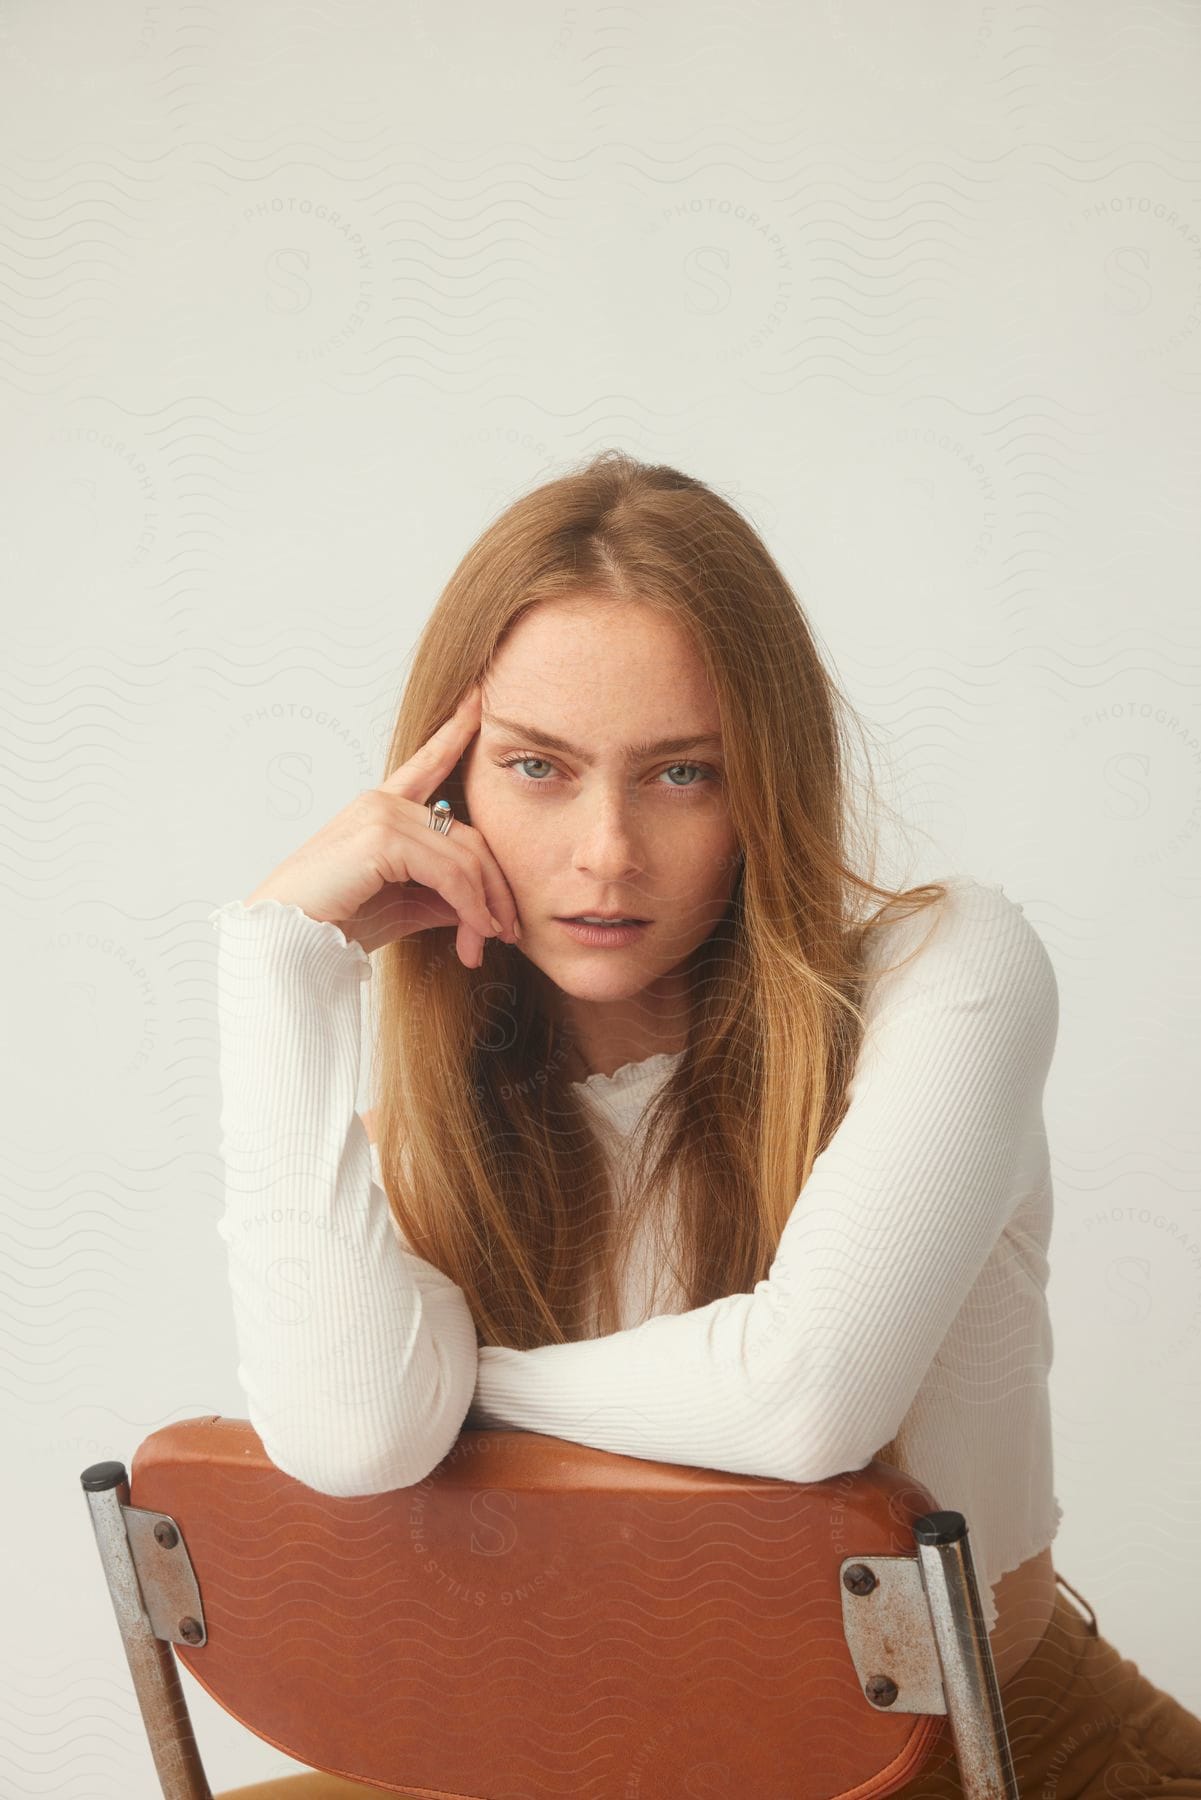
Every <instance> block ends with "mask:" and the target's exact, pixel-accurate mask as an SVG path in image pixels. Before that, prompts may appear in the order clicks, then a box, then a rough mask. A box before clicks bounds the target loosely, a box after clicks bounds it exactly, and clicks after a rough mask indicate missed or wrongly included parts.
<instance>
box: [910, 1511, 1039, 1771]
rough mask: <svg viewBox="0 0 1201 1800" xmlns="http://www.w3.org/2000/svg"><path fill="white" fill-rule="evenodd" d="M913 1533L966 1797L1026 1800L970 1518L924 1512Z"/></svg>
mask: <svg viewBox="0 0 1201 1800" xmlns="http://www.w3.org/2000/svg"><path fill="white" fill-rule="evenodd" d="M913 1535H914V1539H915V1540H916V1543H917V1547H918V1550H917V1554H918V1568H919V1570H920V1571H921V1577H922V1586H923V1587H924V1588H925V1590H926V1599H927V1603H928V1605H929V1609H930V1623H931V1625H932V1627H933V1630H934V1641H935V1644H936V1646H937V1649H938V1660H939V1664H940V1666H941V1670H942V1686H943V1694H944V1696H945V1699H946V1704H947V1718H948V1720H949V1721H950V1726H951V1735H952V1739H953V1741H954V1745H955V1757H956V1761H957V1762H958V1765H959V1779H960V1782H961V1784H962V1787H963V1792H964V1795H965V1796H966V1800H1020V1796H1019V1794H1018V1786H1017V1778H1016V1776H1015V1774H1014V1769H1013V1757H1012V1754H1011V1752H1010V1748H1009V1733H1008V1731H1007V1729H1006V1726H1005V1713H1004V1709H1003V1707H1002V1705H1001V1689H1000V1686H999V1684H998V1682H997V1671H996V1667H995V1665H994V1663H993V1656H992V1646H991V1644H990V1643H989V1641H988V1632H987V1631H986V1630H985V1626H984V1611H983V1608H982V1607H981V1604H980V1590H979V1587H978V1586H977V1583H976V1568H975V1564H974V1563H973V1561H972V1549H971V1544H970V1542H969V1539H968V1528H967V1521H966V1519H965V1518H964V1516H963V1514H962V1513H958V1512H931V1513H925V1514H923V1516H922V1517H921V1518H919V1519H915V1520H914V1521H913Z"/></svg>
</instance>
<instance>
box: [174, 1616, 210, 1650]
mask: <svg viewBox="0 0 1201 1800" xmlns="http://www.w3.org/2000/svg"><path fill="white" fill-rule="evenodd" d="M179 1635H180V1637H181V1638H182V1639H183V1641H184V1643H185V1644H198V1643H199V1642H200V1640H201V1638H202V1637H203V1636H204V1632H203V1631H202V1630H201V1627H200V1620H199V1619H194V1618H192V1616H191V1614H189V1615H188V1617H187V1618H186V1619H181V1620H180V1621H179Z"/></svg>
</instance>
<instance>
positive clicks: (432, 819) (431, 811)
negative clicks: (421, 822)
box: [425, 800, 455, 837]
mask: <svg viewBox="0 0 1201 1800" xmlns="http://www.w3.org/2000/svg"><path fill="white" fill-rule="evenodd" d="M425 811H426V824H427V825H428V826H429V827H430V829H431V831H440V832H441V833H442V836H443V837H445V836H446V834H447V832H448V831H449V830H450V828H451V826H452V825H453V824H454V822H455V815H454V808H453V807H452V806H451V804H450V801H449V800H427V801H426V803H425Z"/></svg>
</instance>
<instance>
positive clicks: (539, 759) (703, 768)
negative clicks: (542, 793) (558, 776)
mask: <svg viewBox="0 0 1201 1800" xmlns="http://www.w3.org/2000/svg"><path fill="white" fill-rule="evenodd" d="M518 763H541V764H542V766H543V767H544V768H547V769H553V768H554V766H555V765H554V764H553V763H552V762H548V761H547V759H546V757H544V756H533V755H528V754H525V753H521V754H518V755H516V756H510V757H507V758H505V759H504V760H502V761H501V762H498V763H497V765H496V766H497V768H498V769H514V768H516V765H517V764H518ZM673 769H691V770H693V771H694V772H695V773H696V774H698V775H700V776H701V780H700V781H690V782H688V784H687V786H685V787H679V786H677V785H676V784H675V783H669V784H668V786H667V787H666V788H665V790H664V791H665V792H670V793H673V794H691V793H692V792H693V791H694V789H696V788H703V787H707V786H708V785H709V783H710V782H712V781H715V780H716V779H717V777H716V774H715V773H714V771H713V770H712V769H710V768H709V767H708V765H707V764H706V763H690V762H676V763H669V764H668V766H667V768H666V769H662V770H660V773H661V774H663V775H669V774H670V773H671V772H672V770H673ZM517 780H518V781H520V782H522V783H523V784H524V785H525V786H526V787H529V788H535V787H540V788H545V787H550V786H551V785H552V783H551V782H549V781H545V780H540V779H539V778H538V777H537V776H534V775H523V774H522V773H521V772H520V770H518V771H517Z"/></svg>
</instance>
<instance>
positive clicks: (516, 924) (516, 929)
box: [513, 919, 521, 937]
mask: <svg viewBox="0 0 1201 1800" xmlns="http://www.w3.org/2000/svg"><path fill="white" fill-rule="evenodd" d="M513 936H514V937H520V936H521V920H520V919H514V921H513Z"/></svg>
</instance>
